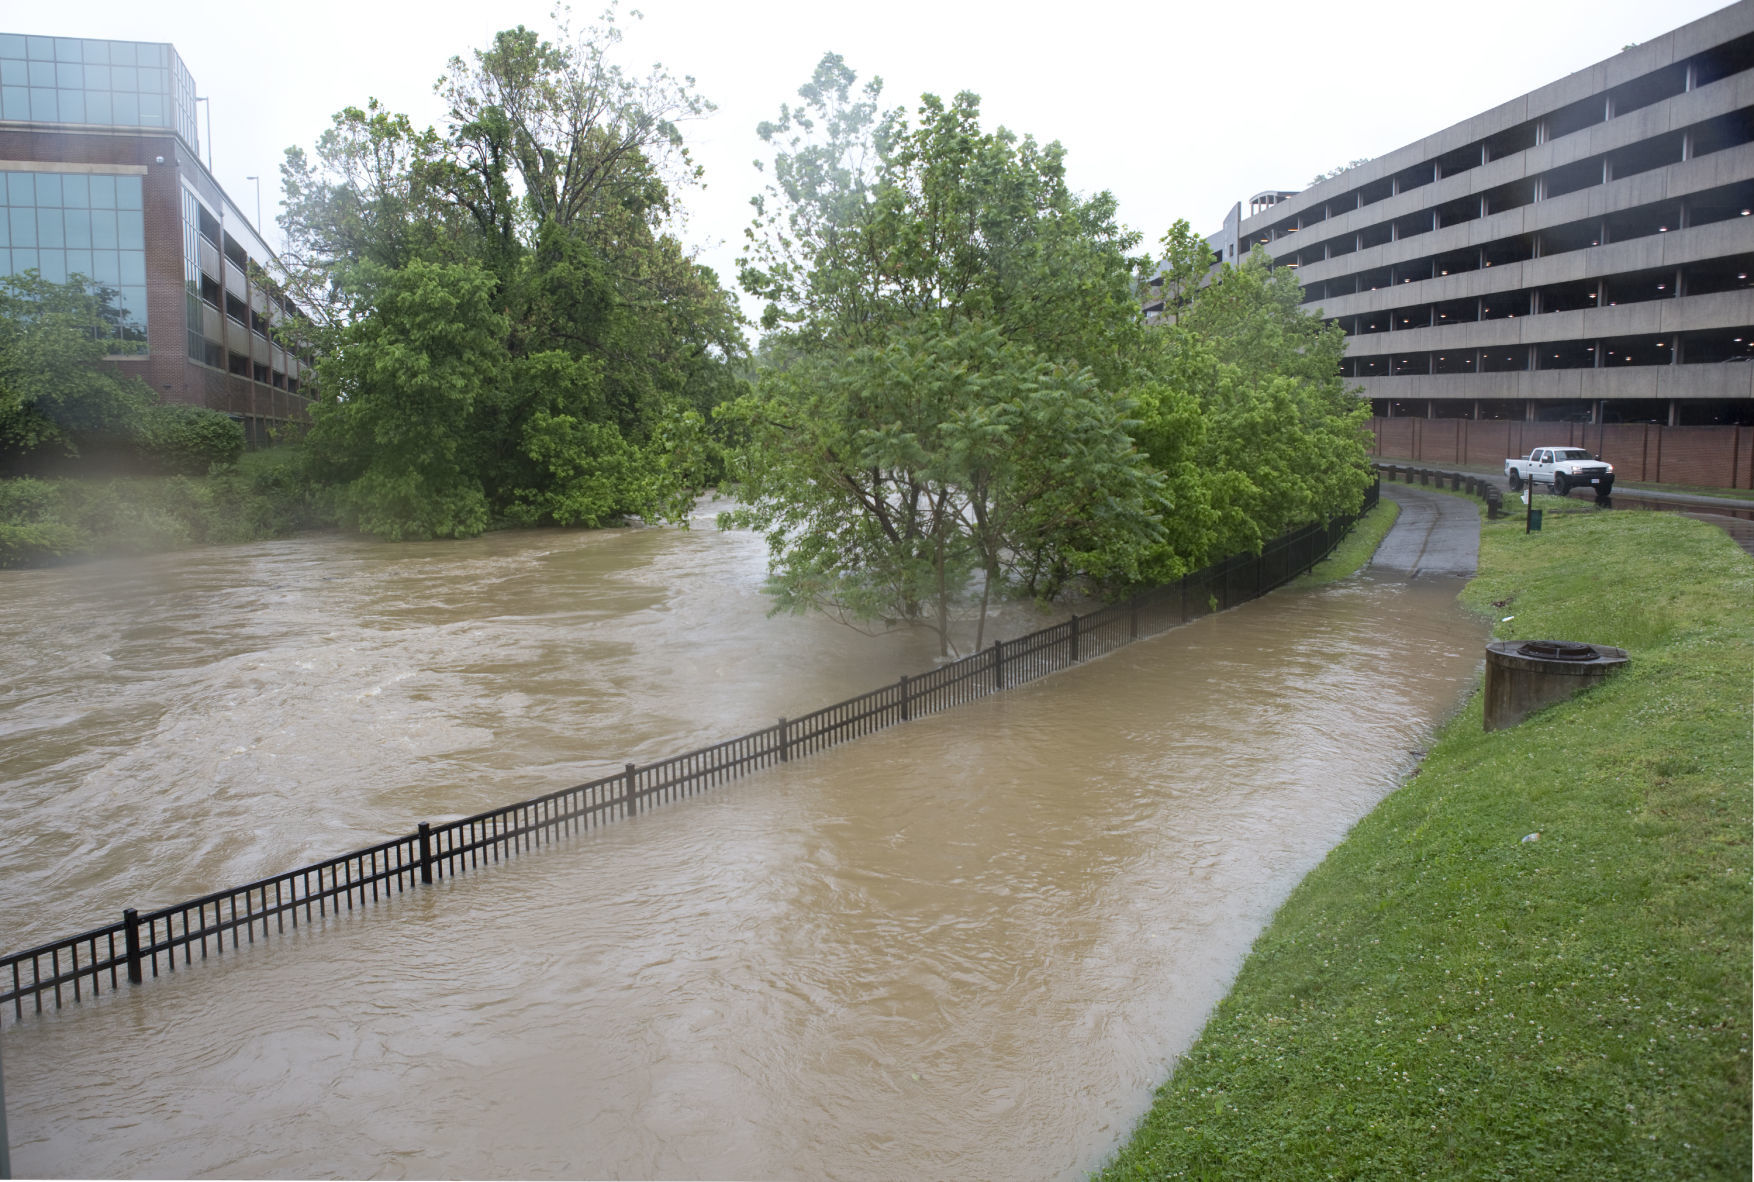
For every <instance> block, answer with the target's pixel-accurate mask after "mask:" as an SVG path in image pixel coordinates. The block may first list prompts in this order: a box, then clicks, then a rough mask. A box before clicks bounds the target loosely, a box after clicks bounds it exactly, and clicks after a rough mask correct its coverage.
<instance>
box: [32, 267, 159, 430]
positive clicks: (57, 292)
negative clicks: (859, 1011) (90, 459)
mask: <svg viewBox="0 0 1754 1182" xmlns="http://www.w3.org/2000/svg"><path fill="white" fill-rule="evenodd" d="M118 316H119V313H118V311H117V309H116V305H115V292H114V291H112V290H110V289H107V288H103V287H100V286H98V285H96V284H92V283H87V282H86V281H84V280H82V279H79V278H77V277H76V278H74V279H73V280H70V281H69V282H66V283H51V282H49V281H48V280H45V279H43V278H42V277H40V276H39V275H38V274H37V273H36V272H35V271H26V272H24V273H23V274H17V275H6V276H0V459H5V460H8V461H17V460H18V459H20V458H22V457H24V456H27V455H30V454H32V453H36V452H53V453H56V454H60V455H78V454H79V453H80V451H81V449H82V448H90V447H91V446H93V445H104V444H109V445H118V444H125V443H130V442H132V441H134V440H135V439H136V438H138V436H139V435H140V432H141V430H142V428H143V427H144V425H145V423H146V419H147V414H148V411H149V409H150V408H151V407H152V406H153V404H154V402H155V401H156V399H154V397H153V394H152V389H151V387H149V386H147V385H146V383H144V382H142V381H140V380H139V379H138V378H127V377H123V376H121V375H120V374H118V373H117V372H116V371H115V370H114V369H113V368H111V367H109V366H106V365H104V364H103V359H104V356H105V354H106V352H107V350H106V347H105V345H104V341H105V339H107V337H108V336H110V335H112V334H111V333H110V332H109V331H108V327H109V326H111V325H113V324H114V323H115V322H116V320H117V318H118Z"/></svg>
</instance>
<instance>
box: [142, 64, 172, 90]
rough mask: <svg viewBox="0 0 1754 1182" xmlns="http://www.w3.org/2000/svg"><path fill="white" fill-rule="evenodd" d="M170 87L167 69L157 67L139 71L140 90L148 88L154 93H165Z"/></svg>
mask: <svg viewBox="0 0 1754 1182" xmlns="http://www.w3.org/2000/svg"><path fill="white" fill-rule="evenodd" d="M170 88H171V84H170V73H169V71H166V70H158V69H152V70H141V71H140V89H141V90H150V91H152V93H154V94H167V93H169V91H170Z"/></svg>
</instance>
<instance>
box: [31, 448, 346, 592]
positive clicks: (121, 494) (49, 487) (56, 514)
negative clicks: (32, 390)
mask: <svg viewBox="0 0 1754 1182" xmlns="http://www.w3.org/2000/svg"><path fill="white" fill-rule="evenodd" d="M327 524H330V522H329V521H328V520H327V519H326V518H325V517H324V515H323V514H321V513H320V512H319V511H318V510H317V508H316V506H315V503H314V501H313V499H312V497H311V494H310V489H309V487H308V485H307V484H306V482H305V481H304V479H303V478H302V476H301V475H300V474H299V472H298V470H297V457H296V455H295V454H294V453H293V452H292V450H291V449H283V448H275V449H268V450H264V451H256V452H248V453H246V454H245V455H244V456H243V458H242V459H241V460H240V461H239V462H238V463H237V465H236V466H235V467H232V468H228V469H225V470H222V471H217V472H213V473H210V474H208V475H206V476H115V477H110V478H107V479H94V478H52V479H38V478H36V477H28V476H26V477H16V478H13V479H8V480H0V569H12V568H21V567H40V566H52V565H56V564H58V563H63V562H74V561H80V560H83V559H88V558H107V557H112V556H118V555H137V554H156V553H161V552H163V551H167V550H179V549H182V548H184V547H186V546H204V545H218V544H222V543H229V542H255V541H262V540H264V539H267V538H279V537H286V536H287V535H289V534H293V533H297V532H298V531H300V530H303V529H314V528H318V527H320V526H324V525H327Z"/></svg>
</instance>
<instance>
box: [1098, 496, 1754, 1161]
mask: <svg viewBox="0 0 1754 1182" xmlns="http://www.w3.org/2000/svg"><path fill="white" fill-rule="evenodd" d="M1522 529H1523V526H1522V522H1521V520H1520V518H1517V519H1514V520H1509V521H1502V522H1495V523H1490V524H1488V525H1486V526H1485V527H1484V529H1483V533H1482V538H1481V564H1480V569H1481V574H1480V576H1479V577H1478V578H1477V579H1475V580H1474V581H1473V582H1472V583H1471V584H1470V585H1469V587H1468V589H1467V591H1466V592H1465V595H1464V598H1465V601H1466V602H1467V603H1468V604H1469V606H1471V607H1473V608H1475V609H1478V610H1480V611H1483V612H1490V613H1491V614H1492V616H1493V617H1494V618H1495V619H1501V618H1502V617H1511V618H1510V619H1509V620H1505V621H1504V622H1502V623H1499V624H1498V625H1497V628H1496V632H1497V634H1498V635H1499V636H1501V637H1520V638H1534V637H1555V638H1562V639H1577V640H1589V641H1596V642H1601V643H1609V644H1618V645H1623V646H1625V647H1626V648H1628V649H1629V650H1631V654H1632V663H1631V665H1630V666H1629V667H1627V669H1626V670H1624V671H1623V672H1621V673H1620V674H1618V675H1617V676H1616V677H1615V678H1613V679H1611V680H1610V681H1609V682H1607V683H1605V684H1603V685H1601V686H1600V687H1598V688H1596V689H1594V690H1592V691H1590V692H1589V693H1586V694H1585V695H1583V696H1582V697H1580V698H1577V699H1574V700H1572V701H1571V702H1568V703H1564V704H1561V705H1559V706H1555V707H1553V708H1551V709H1549V710H1546V711H1544V712H1542V713H1540V714H1538V715H1536V716H1534V717H1533V718H1531V719H1529V720H1528V721H1526V722H1524V723H1523V724H1522V725H1521V726H1519V727H1516V728H1514V729H1512V730H1508V731H1500V732H1497V733H1494V734H1484V733H1482V731H1481V728H1480V707H1479V704H1478V700H1477V699H1476V701H1475V702H1474V703H1473V704H1472V705H1470V706H1469V707H1468V708H1467V709H1466V710H1465V711H1463V712H1462V713H1461V714H1460V715H1459V716H1458V717H1457V718H1456V719H1454V720H1453V721H1452V722H1451V723H1450V724H1449V725H1448V726H1447V727H1445V728H1444V729H1443V731H1442V732H1441V734H1440V736H1439V738H1438V740H1437V741H1436V743H1435V744H1434V746H1433V748H1432V750H1431V751H1430V752H1429V753H1428V755H1427V756H1426V758H1425V761H1424V763H1423V765H1422V767H1421V768H1420V769H1419V770H1418V771H1417V772H1416V774H1415V775H1414V776H1413V777H1412V778H1411V779H1410V780H1409V781H1408V783H1407V784H1406V785H1405V786H1403V787H1402V788H1401V789H1400V790H1398V791H1397V792H1395V793H1394V794H1392V795H1391V796H1389V797H1388V798H1387V799H1386V800H1385V801H1384V802H1383V803H1382V804H1381V805H1380V806H1379V807H1378V808H1377V809H1376V810H1375V811H1374V812H1373V813H1372V814H1371V815H1370V816H1369V817H1367V818H1366V819H1365V820H1364V821H1362V822H1360V823H1359V825H1358V826H1357V827H1356V828H1355V829H1354V830H1353V832H1352V833H1351V835H1349V836H1348V838H1347V839H1346V841H1345V842H1344V843H1342V844H1341V845H1340V846H1339V847H1338V848H1336V849H1335V850H1334V852H1333V853H1332V854H1331V855H1330V856H1329V857H1328V858H1327V860H1326V861H1325V862H1324V863H1323V864H1322V865H1321V866H1320V867H1319V868H1318V869H1317V870H1316V871H1315V872H1314V873H1312V874H1311V875H1310V876H1309V877H1308V878H1307V879H1306V880H1305V881H1304V882H1303V883H1302V884H1301V885H1300V886H1299V887H1298V888H1297V890H1296V891H1295V892H1294V893H1293V894H1292V896H1291V898H1290V899H1289V900H1288V901H1287V902H1286V904H1285V906H1284V907H1283V908H1282V909H1281V911H1280V912H1279V914H1278V916H1277V917H1276V918H1275V920H1274V922H1273V924H1272V925H1271V927H1270V928H1269V929H1268V930H1267V931H1266V932H1265V933H1264V934H1263V935H1262V937H1261V938H1260V940H1259V941H1258V942H1257V944H1256V946H1255V948H1254V951H1253V953H1252V954H1251V956H1250V957H1249V959H1248V961H1247V962H1246V963H1245V965H1244V966H1243V969H1242V972H1241V974H1240V976H1239V977H1238V979H1237V982H1236V984H1235V987H1234V988H1233V989H1232V991H1231V993H1230V995H1229V997H1227V998H1226V999H1225V1001H1224V1002H1223V1003H1222V1004H1221V1005H1220V1006H1219V1007H1218V1009H1217V1011H1216V1013H1215V1014H1214V1015H1213V1017H1212V1019H1211V1021H1210V1023H1209V1024H1208V1026H1207V1028H1206V1030H1205V1031H1204V1033H1203V1034H1202V1036H1201V1038H1200V1040H1199V1042H1198V1043H1197V1044H1196V1045H1195V1046H1194V1047H1193V1048H1192V1049H1191V1050H1190V1052H1189V1053H1188V1054H1187V1055H1186V1056H1185V1057H1184V1059H1183V1060H1182V1061H1181V1063H1180V1064H1179V1065H1178V1066H1177V1068H1176V1070H1175V1074H1174V1076H1173V1077H1172V1078H1171V1080H1170V1081H1169V1082H1168V1083H1167V1084H1166V1085H1165V1086H1164V1087H1163V1089H1162V1090H1161V1091H1160V1093H1159V1095H1158V1097H1157V1100H1156V1103H1155V1105H1154V1107H1153V1108H1152V1110H1151V1112H1150V1114H1149V1115H1148V1116H1147V1118H1146V1119H1145V1121H1144V1122H1143V1123H1142V1124H1141V1126H1140V1128H1139V1129H1138V1131H1137V1132H1136V1134H1135V1136H1134V1138H1133V1140H1132V1141H1131V1142H1130V1143H1129V1144H1128V1145H1127V1146H1125V1147H1124V1148H1123V1150H1122V1151H1121V1152H1120V1153H1119V1154H1118V1155H1117V1157H1116V1158H1115V1160H1114V1161H1113V1162H1111V1163H1110V1164H1109V1166H1108V1167H1107V1169H1106V1170H1105V1171H1104V1173H1103V1176H1104V1177H1107V1178H1115V1179H1121V1178H1158V1177H1193V1178H1329V1177H1340V1178H1363V1177H1371V1178H1399V1177H1468V1178H1499V1177H1505V1178H1589V1179H1606V1178H1627V1179H1635V1178H1636V1179H1650V1178H1673V1179H1697V1178H1734V1179H1738V1180H1740V1179H1746V1178H1747V1177H1748V1176H1749V1170H1750V1149H1749V1135H1750V1129H1749V1103H1750V1075H1749V1024H1750V980H1749V976H1750V973H1749V961H1750V923H1751V922H1754V917H1751V914H1750V869H1751V867H1750V846H1749V836H1750V824H1751V817H1750V797H1751V789H1750V743H1749V708H1750V671H1751V670H1754V611H1750V609H1749V604H1751V603H1754V562H1751V561H1750V560H1749V559H1748V557H1747V556H1746V555H1744V554H1742V553H1741V551H1739V550H1737V549H1736V547H1735V546H1734V544H1732V543H1731V542H1730V541H1729V539H1728V538H1727V537H1725V536H1724V535H1723V534H1722V533H1721V532H1719V531H1717V530H1715V529H1713V528H1712V527H1710V526H1707V525H1704V524H1701V523H1698V522H1694V521H1690V520H1688V519H1686V518H1683V517H1679V516H1677V515H1674V514H1666V513H1664V514H1657V513H1651V514H1643V513H1638V514H1632V513H1597V512H1595V511H1593V510H1592V509H1590V508H1589V506H1587V505H1585V504H1584V503H1582V502H1579V503H1578V505H1577V508H1576V510H1575V511H1573V510H1571V509H1570V508H1566V509H1563V510H1560V511H1550V512H1549V513H1548V516H1547V522H1546V528H1545V529H1544V530H1543V531H1542V532H1541V533H1538V534H1533V535H1527V536H1525V535H1524V534H1523V532H1522ZM1534 834H1539V837H1538V838H1535V837H1533V836H1531V835H1534Z"/></svg>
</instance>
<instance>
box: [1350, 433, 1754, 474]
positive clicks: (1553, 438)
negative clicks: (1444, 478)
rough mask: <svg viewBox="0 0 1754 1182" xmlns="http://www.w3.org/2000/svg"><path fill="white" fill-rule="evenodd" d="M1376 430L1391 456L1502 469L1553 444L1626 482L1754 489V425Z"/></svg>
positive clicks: (1380, 447) (1381, 450)
mask: <svg viewBox="0 0 1754 1182" xmlns="http://www.w3.org/2000/svg"><path fill="white" fill-rule="evenodd" d="M1370 430H1371V433H1372V434H1373V435H1374V436H1375V438H1376V452H1375V454H1377V455H1379V456H1384V457H1388V458H1390V459H1397V460H1413V461H1415V462H1419V463H1429V464H1456V463H1461V464H1487V465H1491V466H1493V467H1497V466H1499V465H1500V464H1502V463H1503V462H1504V460H1505V459H1506V458H1507V457H1510V456H1526V455H1528V454H1529V452H1530V451H1531V450H1532V449H1534V448H1537V447H1543V446H1546V445H1548V444H1552V445H1555V446H1567V447H1583V448H1588V449H1589V450H1590V451H1592V452H1594V453H1597V454H1599V455H1600V456H1601V457H1602V458H1603V459H1604V460H1607V461H1608V462H1609V463H1610V464H1613V465H1614V472H1615V474H1616V475H1617V476H1618V477H1620V478H1621V479H1622V480H1644V481H1655V482H1660V483H1665V484H1700V485H1709V486H1712V487H1716V488H1754V427H1659V426H1656V425H1654V424H1645V423H1607V424H1601V425H1596V424H1591V423H1528V422H1522V421H1502V420H1478V421H1476V420H1473V419H1383V418H1373V419H1371V420H1370Z"/></svg>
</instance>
